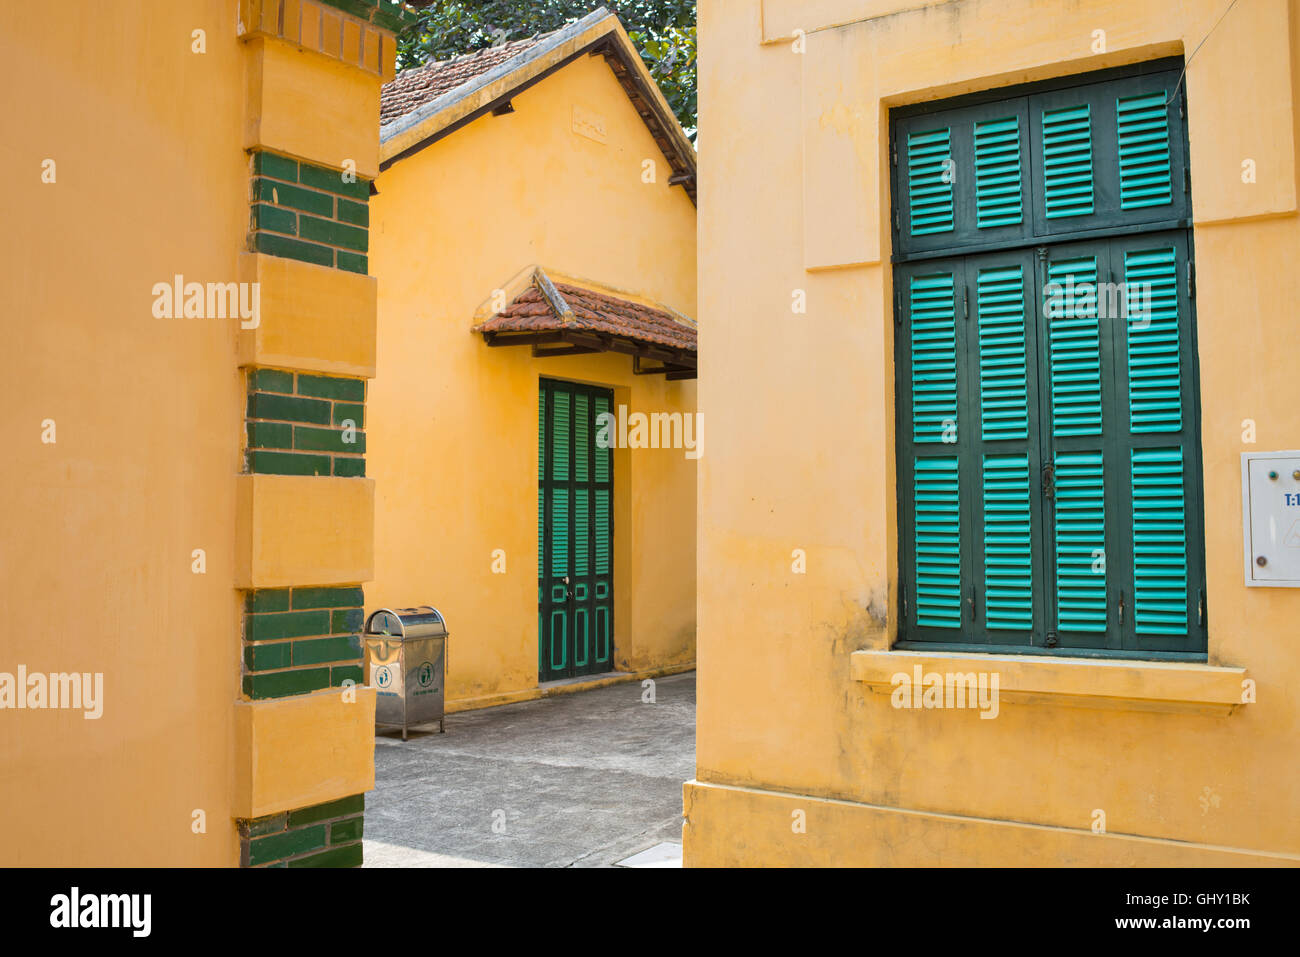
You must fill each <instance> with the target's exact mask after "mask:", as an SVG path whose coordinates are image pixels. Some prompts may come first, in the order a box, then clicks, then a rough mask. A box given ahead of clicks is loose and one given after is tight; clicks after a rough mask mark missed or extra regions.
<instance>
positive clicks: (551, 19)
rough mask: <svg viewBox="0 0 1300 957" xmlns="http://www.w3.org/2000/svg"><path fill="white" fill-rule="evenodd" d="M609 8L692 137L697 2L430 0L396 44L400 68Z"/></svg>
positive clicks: (544, 29) (555, 26)
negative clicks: (431, 0) (416, 23)
mask: <svg viewBox="0 0 1300 957" xmlns="http://www.w3.org/2000/svg"><path fill="white" fill-rule="evenodd" d="M600 6H604V7H605V8H606V9H607V10H609V11H611V12H612V13H616V14H618V17H619V19H620V20H622V21H623V26H624V27H625V28H626V29H627V33H628V36H629V37H630V38H631V40H632V42H633V43H634V44H635V45H636V47H637V49H638V50H640V51H641V58H642V59H643V60H644V61H645V64H646V66H647V67H648V68H649V70H650V75H651V76H653V77H654V78H655V80H656V81H658V83H659V88H660V89H661V90H662V91H663V94H664V98H665V99H666V100H667V101H668V105H669V106H671V107H672V108H673V112H675V113H676V114H677V118H678V119H679V120H680V121H681V124H682V126H683V127H684V128H685V129H686V132H687V134H688V135H689V136H690V137H691V139H694V138H695V127H696V90H695V0H433V2H432V3H431V4H430V5H429V6H428V7H427V8H426V9H425V10H423V11H422V12H421V17H420V22H419V24H418V25H416V26H414V27H412V28H411V29H409V30H407V31H406V32H405V33H403V34H402V36H401V37H400V38H399V39H398V44H397V65H398V67H399V68H401V69H405V68H406V67H411V66H417V65H419V64H421V63H425V62H427V61H428V60H445V59H448V58H450V57H454V56H459V55H461V54H464V53H473V52H474V51H476V50H482V49H484V48H485V47H490V46H493V45H494V44H498V43H504V42H505V41H507V40H518V39H523V38H524V37H530V36H533V35H534V34H538V33H546V32H549V31H551V30H558V29H560V28H561V27H563V26H565V25H566V24H569V23H572V22H573V21H575V20H578V19H581V18H582V17H584V16H586V15H587V14H588V13H591V12H592V11H593V10H595V9H597V8H598V7H600Z"/></svg>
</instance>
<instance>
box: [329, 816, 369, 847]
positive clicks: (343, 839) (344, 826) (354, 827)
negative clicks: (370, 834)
mask: <svg viewBox="0 0 1300 957" xmlns="http://www.w3.org/2000/svg"><path fill="white" fill-rule="evenodd" d="M364 822H365V818H361V817H353V818H348V820H346V821H335V822H334V823H333V824H331V825H330V843H331V844H346V843H347V842H348V841H359V840H361V834H362V832H363V830H364V827H365V825H364Z"/></svg>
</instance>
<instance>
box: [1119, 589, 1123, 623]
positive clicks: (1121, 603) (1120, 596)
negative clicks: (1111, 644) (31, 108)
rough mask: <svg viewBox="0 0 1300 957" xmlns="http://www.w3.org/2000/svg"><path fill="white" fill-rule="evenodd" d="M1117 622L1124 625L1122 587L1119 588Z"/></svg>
mask: <svg viewBox="0 0 1300 957" xmlns="http://www.w3.org/2000/svg"><path fill="white" fill-rule="evenodd" d="M1119 624H1120V627H1121V628H1122V627H1124V589H1122V588H1121V589H1120V590H1119Z"/></svg>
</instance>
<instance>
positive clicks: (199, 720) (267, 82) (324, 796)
mask: <svg viewBox="0 0 1300 957" xmlns="http://www.w3.org/2000/svg"><path fill="white" fill-rule="evenodd" d="M309 7H310V8H311V10H312V11H315V13H316V14H319V12H320V11H319V9H318V8H315V7H313V6H312V5H311V4H306V5H298V6H297V7H295V9H299V8H301V10H302V11H307V12H311V11H308V8H309ZM249 9H250V7H249V2H248V0H245V2H244V3H242V4H231V3H228V2H224V0H202V2H195V3H188V4H150V5H149V11H148V13H147V15H144V14H142V13H141V11H140V9H139V5H138V4H133V3H128V2H126V0H113V2H106V3H101V4H87V5H84V7H83V8H79V9H78V10H77V11H76V13H75V15H51V14H50V11H49V10H48V9H47V8H42V7H36V6H14V5H10V8H9V9H6V10H5V12H4V14H3V18H4V24H3V29H0V62H2V63H3V66H0V70H2V71H3V74H2V75H0V81H2V84H3V89H4V90H5V91H6V93H5V98H4V99H5V108H4V116H5V121H6V123H7V124H8V126H9V128H10V129H11V130H14V131H19V132H17V133H15V135H14V136H11V137H9V138H8V139H7V141H6V144H5V146H4V148H3V149H0V171H3V173H4V176H5V181H6V182H7V183H8V184H9V187H8V190H9V193H8V199H9V202H8V204H7V205H6V216H5V227H6V228H5V229H4V231H3V237H2V238H0V256H3V259H4V262H5V264H6V271H5V276H6V284H5V292H6V308H5V319H4V332H5V342H6V354H7V355H8V356H9V357H10V365H11V373H10V376H9V378H8V380H7V382H8V387H7V388H5V389H4V390H3V395H4V401H3V403H0V407H2V410H3V411H0V416H3V425H4V430H5V435H6V436H7V437H8V440H9V442H8V446H7V455H8V460H7V462H6V467H5V468H4V469H3V470H0V497H3V500H4V502H5V503H6V514H5V519H4V545H3V548H0V616H2V617H3V620H4V621H5V622H6V637H5V638H4V640H3V641H2V642H0V672H3V673H4V674H5V675H12V674H14V673H16V672H17V671H18V668H19V666H25V667H26V669H27V671H28V673H29V674H30V673H35V672H43V673H50V672H59V673H68V672H78V673H89V674H92V675H93V674H95V673H102V675H103V692H102V694H103V697H102V715H101V716H100V717H98V718H97V719H90V720H88V719H87V718H86V717H83V711H82V710H10V709H9V708H6V709H4V710H3V711H0V864H4V865H28V866H31V865H38V864H39V865H65V866H66V865H81V866H86V865H109V864H112V865H125V866H142V865H151V866H158V865H187V866H225V865H234V864H237V863H238V861H239V838H238V834H237V831H236V822H235V819H236V818H237V817H241V816H247V815H249V814H255V813H258V812H259V811H260V810H263V809H265V808H266V807H275V808H277V809H280V808H288V807H303V806H305V805H307V804H310V803H312V802H313V801H317V802H318V801H324V800H332V799H334V798H337V797H342V796H344V795H349V794H355V793H357V792H358V791H363V790H365V789H366V788H368V787H370V786H371V782H372V781H373V736H372V728H373V720H372V718H373V695H370V694H369V693H368V692H366V691H365V690H364V689H363V690H362V691H360V692H358V694H357V695H354V696H352V697H353V698H354V699H355V701H354V702H353V703H348V701H347V699H346V698H345V697H344V696H343V693H342V692H338V691H336V692H329V693H325V694H323V695H316V696H308V697H307V698H291V699H283V700H281V701H277V702H269V703H268V702H248V701H246V700H241V688H240V670H241V629H242V627H243V604H242V602H243V595H242V594H241V592H240V591H238V590H237V589H239V588H240V587H250V586H254V585H256V586H264V585H266V584H267V583H268V582H273V583H274V584H277V585H281V584H328V583H331V582H333V581H336V580H339V579H340V578H342V579H345V580H346V581H348V582H354V581H357V580H359V579H361V578H363V577H365V576H367V575H368V574H369V572H370V555H369V550H370V545H371V540H370V531H371V528H370V524H369V521H370V514H371V511H370V510H371V503H372V499H373V482H371V481H370V480H368V479H352V480H344V479H316V480H308V479H294V478H285V477H281V476H258V477H256V478H254V477H251V476H243V477H242V478H241V476H240V474H239V473H240V472H241V471H243V469H244V461H243V433H244V409H245V402H246V384H245V376H244V372H243V370H242V369H241V364H281V365H284V364H287V365H290V366H293V365H294V364H296V363H298V362H299V360H300V359H301V360H302V361H301V363H300V364H301V366H302V367H303V368H306V369H311V370H323V371H333V372H337V371H344V372H354V373H359V374H367V373H368V372H369V371H370V368H371V367H372V365H373V330H374V290H373V280H370V279H368V278H367V277H363V276H355V275H352V274H349V276H347V277H343V276H338V277H336V276H334V275H327V273H326V272H325V271H322V270H318V269H317V267H311V266H307V267H304V269H305V271H304V270H299V269H295V268H293V266H292V265H289V266H286V265H285V264H284V263H282V262H277V263H268V262H267V261H266V260H267V258H268V257H262V256H254V255H249V254H247V253H245V252H243V250H244V249H245V248H246V237H247V233H248V230H249V176H250V167H249V156H248V154H247V153H246V152H245V147H259V148H267V149H272V150H276V151H279V152H281V153H289V154H293V155H295V156H297V157H299V158H302V159H306V160H309V161H311V162H313V163H316V164H318V165H328V166H332V167H334V168H340V167H341V166H342V165H344V160H345V159H346V158H350V156H349V154H355V155H356V157H357V163H358V169H360V170H361V171H362V172H363V173H364V172H365V170H366V168H367V166H369V167H374V166H375V165H376V164H377V161H378V160H377V157H378V152H377V146H378V133H377V129H376V125H375V119H376V117H375V112H376V109H377V104H378V95H379V87H380V83H381V75H380V74H381V73H382V72H383V71H382V68H381V65H380V64H379V63H378V62H374V63H373V70H371V71H370V72H366V71H365V70H364V69H363V68H362V67H359V66H350V65H347V64H345V63H343V62H340V61H339V59H338V58H337V57H331V56H329V55H327V54H325V53H322V52H313V51H310V50H304V49H300V48H298V47H296V46H291V45H289V44H287V43H285V42H284V41H281V40H273V39H265V38H262V37H257V38H247V37H246V38H242V39H241V38H240V37H238V36H237V35H236V31H237V29H238V26H237V24H239V23H244V24H245V25H247V23H248V22H249V21H248V17H247V14H248V11H249ZM65 13H66V12H65ZM237 14H238V16H237ZM356 29H357V30H359V29H360V28H359V27H357V28H356ZM371 32H372V33H374V32H375V31H371ZM357 35H358V36H359V35H360V34H359V33H358V34H357ZM385 37H386V42H387V44H388V49H389V59H390V60H391V45H392V36H391V34H386V35H385ZM378 43H379V41H378V39H375V41H374V43H373V44H372V45H373V46H374V49H375V52H376V55H377V52H378ZM268 60H273V61H274V68H273V69H269V70H268V69H267V68H266V67H267V63H268ZM371 60H375V57H371ZM390 66H391V64H390ZM313 77H316V79H317V82H315V83H313ZM322 77H324V78H325V79H324V81H322V80H321V78H322ZM331 84H332V85H333V86H331ZM344 86H346V87H347V89H348V90H349V91H350V92H349V95H348V96H345V97H342V98H341V99H337V100H336V101H334V102H327V96H328V94H329V93H330V92H331V89H334V88H341V87H344ZM313 90H314V91H315V94H314V96H315V99H313V94H312V91H313ZM335 92H337V89H335ZM309 106H310V109H308V107H309ZM367 107H368V108H367ZM323 118H329V120H330V122H329V123H327V124H323V122H322V121H323ZM308 127H311V128H310V129H309V128H308ZM367 157H368V158H367ZM47 160H52V161H53V163H54V166H53V168H52V171H53V176H52V179H53V181H52V182H46V181H43V174H45V176H46V177H47V178H48V177H49V176H50V168H49V167H48V166H46V165H45V163H46V161H47ZM313 270H316V271H315V272H313ZM177 275H182V276H183V277H184V281H185V282H198V283H233V282H238V281H241V280H242V281H248V282H261V283H263V284H264V285H265V286H266V290H265V291H266V292H267V295H266V296H265V297H264V298H263V299H262V301H261V312H260V318H261V321H262V323H263V325H262V326H261V327H259V328H258V329H257V330H256V331H246V330H241V328H240V319H239V318H238V317H236V318H229V319H221V318H174V319H166V318H159V317H157V316H155V314H154V308H153V307H154V298H155V294H154V286H155V284H157V283H171V282H173V277H175V276H177ZM325 295H329V296H330V298H331V301H332V302H333V304H334V305H333V309H334V311H333V313H332V314H331V315H328V316H326V317H325V318H326V320H327V326H328V328H327V329H326V330H325V332H323V333H322V332H320V330H315V334H314V335H304V336H299V337H297V340H298V341H294V340H295V337H294V336H292V335H291V334H290V333H291V331H292V329H293V328H300V327H301V322H300V317H299V316H298V315H297V313H296V310H297V309H301V308H302V303H303V302H307V303H310V302H312V301H313V300H315V299H319V298H321V297H323V296H325ZM290 299H293V300H294V301H293V302H292V303H290V302H289V300H290ZM367 306H368V307H369V310H370V312H369V315H367V314H366V312H365V310H366V308H367ZM345 309H346V310H348V312H349V316H347V317H344V316H342V315H341V313H342V312H343V311H344V310H345ZM344 327H347V328H346V329H344ZM367 333H368V334H369V336H370V337H371V341H370V342H369V343H366V342H365V341H362V342H360V343H358V342H357V340H358V339H362V340H364V336H365V335H366V334H367ZM344 338H346V339H347V340H348V344H347V345H346V346H343V347H340V345H339V343H340V340H341V339H344ZM51 437H53V439H54V441H52V442H51V441H48V440H49V438H51ZM43 439H44V441H43ZM312 481H315V483H316V484H315V485H312V486H310V488H308V487H306V486H303V484H302V483H304V482H312ZM349 482H350V483H352V484H350V485H347V487H346V488H343V487H342V486H340V485H339V483H344V484H347V483H349ZM288 486H292V488H289V489H288V490H287V492H286V494H287V496H288V497H289V499H290V500H291V501H292V502H293V505H294V508H293V509H292V510H291V511H292V514H288V513H286V511H285V509H284V508H280V509H279V510H278V511H277V513H276V514H275V515H269V514H267V513H268V512H271V511H275V510H276V498H277V494H278V493H280V492H284V491H285V490H286V488H287V487H288ZM341 506H342V508H341ZM281 513H285V514H281ZM286 521H287V522H288V523H289V524H288V525H286V524H285V522H286ZM331 522H332V523H333V524H331ZM340 525H346V528H340V527H339V526H340ZM285 534H288V535H290V537H292V538H293V540H292V541H289V540H280V539H283V538H284V535H285ZM277 536H278V537H277ZM299 539H302V540H301V541H300V540H299ZM241 549H242V550H241ZM198 550H202V555H201V556H200V555H198V554H197V552H198ZM309 736H310V737H309ZM304 745H305V746H304ZM322 753H324V754H326V756H328V757H329V758H330V761H331V762H332V765H333V766H332V767H326V766H325V764H322V762H321V760H320V758H321V754H322ZM340 789H342V790H340ZM199 812H201V814H200V813H199ZM200 821H201V823H202V826H199V824H200Z"/></svg>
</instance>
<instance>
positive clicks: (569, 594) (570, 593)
mask: <svg viewBox="0 0 1300 957" xmlns="http://www.w3.org/2000/svg"><path fill="white" fill-rule="evenodd" d="M563 581H564V596H565V597H566V598H568V599H569V600H570V601H572V600H573V587H572V586H571V585H570V584H569V576H568V575H565V576H564V579H563Z"/></svg>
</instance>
